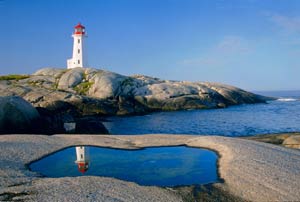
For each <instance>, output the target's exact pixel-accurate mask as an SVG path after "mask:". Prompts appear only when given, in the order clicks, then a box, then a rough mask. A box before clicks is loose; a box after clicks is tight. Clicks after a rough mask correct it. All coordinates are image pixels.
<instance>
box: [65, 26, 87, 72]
mask: <svg viewBox="0 0 300 202" xmlns="http://www.w3.org/2000/svg"><path fill="white" fill-rule="evenodd" d="M74 29H75V30H74V33H73V35H72V37H73V39H74V42H73V57H72V58H71V59H68V61H67V65H68V69H71V68H76V67H84V66H85V62H86V61H85V60H86V59H85V57H84V52H83V51H84V44H85V42H84V38H85V37H86V33H85V27H84V26H83V25H81V24H80V23H78V24H77V25H76V26H75V27H74Z"/></svg>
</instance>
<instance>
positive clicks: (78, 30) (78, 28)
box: [74, 23, 85, 34]
mask: <svg viewBox="0 0 300 202" xmlns="http://www.w3.org/2000/svg"><path fill="white" fill-rule="evenodd" d="M74 28H75V31H74V34H85V27H84V26H83V25H81V24H80V23H78V24H77V25H76V26H75V27H74Z"/></svg>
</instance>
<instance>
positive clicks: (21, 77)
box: [0, 74, 30, 81]
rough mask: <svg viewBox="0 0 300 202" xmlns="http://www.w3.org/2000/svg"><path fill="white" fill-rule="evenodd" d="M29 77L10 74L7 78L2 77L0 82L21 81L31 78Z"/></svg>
mask: <svg viewBox="0 0 300 202" xmlns="http://www.w3.org/2000/svg"><path fill="white" fill-rule="evenodd" d="M29 77H30V76H29V75H18V74H10V75H5V76H0V80H17V81H19V80H21V79H27V78H29Z"/></svg>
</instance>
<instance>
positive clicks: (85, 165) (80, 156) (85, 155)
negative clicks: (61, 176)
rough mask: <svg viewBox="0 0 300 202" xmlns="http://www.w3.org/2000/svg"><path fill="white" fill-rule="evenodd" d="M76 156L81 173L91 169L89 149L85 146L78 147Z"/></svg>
mask: <svg viewBox="0 0 300 202" xmlns="http://www.w3.org/2000/svg"><path fill="white" fill-rule="evenodd" d="M76 157H77V159H76V161H75V163H76V164H77V166H78V170H79V171H80V172H81V173H85V172H86V171H87V170H88V169H89V162H90V157H89V152H88V149H87V148H85V147H84V146H79V147H76Z"/></svg>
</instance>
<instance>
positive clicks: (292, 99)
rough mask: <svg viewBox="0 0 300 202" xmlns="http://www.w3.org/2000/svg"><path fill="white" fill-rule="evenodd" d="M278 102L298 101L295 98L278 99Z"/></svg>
mask: <svg viewBox="0 0 300 202" xmlns="http://www.w3.org/2000/svg"><path fill="white" fill-rule="evenodd" d="M277 101H280V102H295V101H297V99H295V98H279V99H277Z"/></svg>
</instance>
